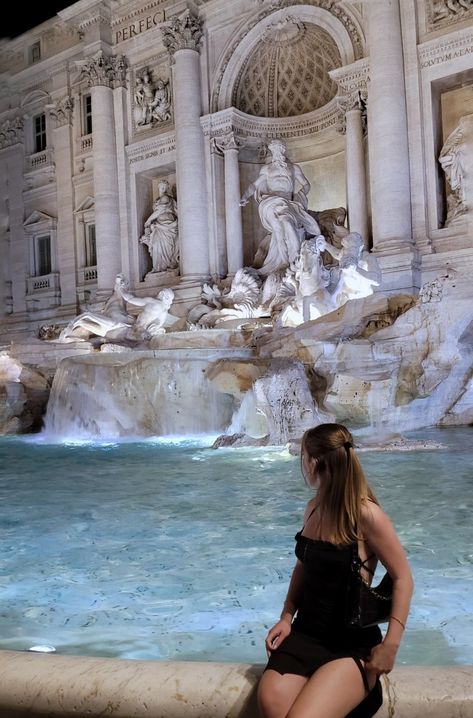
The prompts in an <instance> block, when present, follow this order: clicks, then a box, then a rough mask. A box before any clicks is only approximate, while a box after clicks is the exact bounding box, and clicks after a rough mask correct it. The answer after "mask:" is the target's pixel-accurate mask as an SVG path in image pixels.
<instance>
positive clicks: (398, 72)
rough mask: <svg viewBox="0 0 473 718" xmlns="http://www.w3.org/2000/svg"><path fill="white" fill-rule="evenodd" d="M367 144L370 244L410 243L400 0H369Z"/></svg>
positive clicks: (394, 246)
mask: <svg viewBox="0 0 473 718" xmlns="http://www.w3.org/2000/svg"><path fill="white" fill-rule="evenodd" d="M364 7H365V9H366V13H367V18H368V40H369V53H370V83H369V87H368V147H369V159H370V185H371V210H372V224H373V245H374V248H375V249H376V250H383V249H385V250H392V249H397V248H402V247H405V246H406V245H410V244H411V243H412V239H411V235H412V230H411V201H410V179H409V149H408V137H407V114H406V95H405V85H404V64H403V51H402V37H401V20H400V11H399V0H370V1H369V2H366V3H365V5H364Z"/></svg>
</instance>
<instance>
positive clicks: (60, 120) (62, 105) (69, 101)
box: [48, 95, 74, 127]
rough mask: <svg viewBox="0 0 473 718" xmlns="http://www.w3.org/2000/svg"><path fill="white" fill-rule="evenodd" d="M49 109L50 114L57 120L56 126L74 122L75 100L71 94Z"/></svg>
mask: <svg viewBox="0 0 473 718" xmlns="http://www.w3.org/2000/svg"><path fill="white" fill-rule="evenodd" d="M48 109H49V114H50V116H51V117H52V118H53V120H55V122H56V127H63V126H64V125H70V124H71V123H72V113H73V110H74V100H73V98H72V97H70V96H69V95H68V96H67V97H64V98H63V99H62V100H59V102H56V104H55V105H53V106H52V107H49V108H48Z"/></svg>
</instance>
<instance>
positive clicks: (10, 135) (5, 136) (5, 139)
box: [0, 117, 23, 150]
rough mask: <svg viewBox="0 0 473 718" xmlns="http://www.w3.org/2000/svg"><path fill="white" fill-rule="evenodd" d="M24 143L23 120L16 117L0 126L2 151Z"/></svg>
mask: <svg viewBox="0 0 473 718" xmlns="http://www.w3.org/2000/svg"><path fill="white" fill-rule="evenodd" d="M20 142H23V119H22V118H21V117H14V118H13V119H12V120H5V122H3V123H2V124H1V125H0V149H2V150H3V149H4V148H5V147H11V145H16V144H18V143H20Z"/></svg>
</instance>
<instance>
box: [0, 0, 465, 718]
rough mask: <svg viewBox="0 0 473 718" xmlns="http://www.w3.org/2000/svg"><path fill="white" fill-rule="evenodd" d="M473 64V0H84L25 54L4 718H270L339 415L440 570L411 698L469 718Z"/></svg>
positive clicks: (393, 681) (6, 161)
mask: <svg viewBox="0 0 473 718" xmlns="http://www.w3.org/2000/svg"><path fill="white" fill-rule="evenodd" d="M472 57H473V3H472V2H471V0H449V1H448V2H445V3H444V2H436V1H435V0H419V1H415V0H389V2H388V1H386V2H385V1H384V0H362V1H361V2H355V1H352V0H342V1H338V0H308V2H296V0H238V1H237V2H232V3H228V2H224V0H195V2H192V3H191V2H186V1H185V0H163V1H162V2H158V1H157V0H156V1H155V0H153V1H152V2H146V3H145V2H140V0H113V1H111V0H79V1H78V2H76V3H74V4H71V5H69V6H68V7H65V8H64V9H62V10H59V11H58V13H57V15H55V16H54V17H52V18H50V19H49V20H46V21H45V22H44V23H42V24H41V25H39V26H37V27H36V28H33V29H31V30H28V31H27V32H25V33H24V34H22V35H20V36H18V37H14V38H11V39H8V40H3V41H2V44H1V45H0V78H1V83H2V87H1V93H0V167H1V170H2V171H1V173H0V203H1V208H2V209H1V218H0V219H1V225H0V247H1V251H2V263H3V266H2V273H1V290H2V297H3V302H2V322H1V329H0V434H1V435H2V436H1V441H0V456H1V458H2V460H3V468H2V469H1V470H0V487H1V490H2V500H3V501H4V507H5V509H6V513H5V516H4V519H2V521H3V523H2V544H1V549H2V555H3V556H4V558H5V567H6V572H5V576H6V577H7V578H6V580H5V585H4V586H2V588H3V589H4V591H3V596H4V598H3V600H4V609H5V610H4V613H5V615H6V616H7V618H8V621H7V622H6V623H5V625H4V630H3V631H2V639H1V641H0V645H1V647H2V648H3V649H4V650H3V651H1V652H0V674H1V677H2V680H1V681H0V707H3V706H7V707H12V706H13V707H15V706H16V708H15V710H16V709H17V708H18V706H20V707H24V706H29V707H30V708H31V706H34V707H36V708H38V710H43V709H44V711H49V710H50V706H51V704H50V702H48V701H50V697H49V696H50V695H52V694H53V693H54V695H57V696H62V697H61V700H60V701H59V702H60V703H61V706H60V707H59V708H57V712H56V713H54V715H56V714H57V715H69V713H67V711H66V708H65V706H66V705H67V706H69V709H68V710H69V712H72V713H74V714H77V715H79V713H77V710H78V708H77V706H78V705H79V703H78V702H77V701H78V698H77V696H79V697H80V701H79V702H80V706H81V710H83V713H84V715H85V714H87V715H89V714H97V715H98V714H99V713H100V711H102V712H101V713H100V714H104V712H108V711H109V710H110V712H111V713H110V714H113V715H123V716H131V715H134V716H141V715H143V716H145V715H146V716H148V715H158V714H159V715H161V713H159V711H160V710H161V707H162V706H164V705H166V706H169V711H168V713H166V715H169V716H176V718H178V717H179V716H180V715H181V714H182V706H181V703H179V701H182V700H184V699H182V694H181V692H180V690H181V689H180V688H179V685H180V684H179V681H180V680H181V679H182V681H183V684H182V685H183V686H185V689H184V687H183V688H182V691H183V692H184V694H185V700H186V701H188V702H187V703H186V711H187V712H186V716H193V715H195V716H201V715H202V713H201V712H200V713H199V711H201V708H200V707H199V706H201V705H202V703H204V704H205V705H206V706H207V707H208V712H207V713H206V715H208V716H211V715H216V716H217V715H223V714H225V715H232V716H237V715H242V714H243V713H242V710H243V709H242V706H243V705H246V700H247V698H248V695H249V693H250V692H251V689H252V686H253V685H254V683H255V680H256V678H255V676H256V675H257V672H256V673H255V669H254V667H253V668H250V667H248V666H247V667H245V666H243V664H237V663H231V664H230V663H228V664H227V663H225V662H227V661H233V662H235V661H246V662H247V663H249V664H250V663H251V664H255V663H262V662H263V661H264V655H263V653H264V650H263V644H262V642H261V637H262V635H263V634H264V632H265V630H266V628H265V627H266V626H267V625H269V623H270V622H271V621H272V620H273V616H274V611H275V608H274V607H275V604H276V603H277V604H278V605H279V603H278V602H280V600H281V599H282V594H283V592H284V590H285V586H286V583H287V577H288V575H289V572H290V570H291V564H292V561H293V557H292V546H289V544H290V542H291V540H292V536H293V534H294V532H295V530H297V528H296V527H299V525H300V518H301V511H302V507H303V505H304V503H305V501H306V500H307V492H306V490H305V488H304V486H303V484H302V480H301V477H300V469H299V465H298V460H297V458H296V456H297V453H298V446H299V441H300V438H301V436H302V434H303V432H304V430H305V429H306V428H308V427H310V426H313V425H315V424H319V423H322V422H327V421H337V422H342V423H346V424H348V425H349V426H350V427H351V429H352V430H353V431H354V435H355V439H356V442H357V447H358V448H359V450H360V456H361V459H362V462H363V465H364V466H365V468H366V470H367V473H368V475H369V477H370V481H372V482H373V486H374V489H375V491H376V493H377V494H378V495H379V497H380V499H381V501H382V503H383V505H386V507H387V509H388V512H389V513H390V515H391V516H392V518H393V521H394V523H395V524H396V526H397V527H398V528H399V533H400V535H401V539H402V541H403V543H404V545H405V546H406V549H407V550H408V553H409V556H410V559H411V561H412V565H413V568H414V573H415V576H416V584H417V589H416V591H417V593H416V597H415V600H414V603H413V610H412V614H411V617H410V623H409V630H408V631H407V634H406V641H405V644H404V645H403V652H402V654H401V656H400V668H396V670H395V671H394V673H393V676H392V677H390V679H389V681H386V686H385V687H386V690H387V691H388V693H387V695H388V697H389V699H388V701H387V704H386V705H387V708H386V710H387V711H388V712H389V715H390V716H394V717H395V716H397V715H401V714H402V715H403V717H404V716H408V715H411V714H412V715H414V713H413V712H412V710H414V709H413V706H414V707H415V706H417V708H416V710H418V712H417V713H416V715H420V714H421V713H426V712H427V713H428V714H429V715H431V716H432V718H437V716H439V717H440V716H443V715H445V710H449V708H448V706H454V705H455V706H456V707H455V708H454V707H452V708H451V713H449V715H450V714H451V715H452V716H453V715H457V714H458V715H460V713H455V712H454V711H455V710H457V709H458V710H459V711H460V712H461V710H462V706H463V707H464V706H466V708H465V710H466V711H467V712H466V713H461V715H465V716H466V715H470V713H468V711H469V710H471V705H472V701H473V696H472V695H471V685H472V683H471V669H469V668H467V667H465V665H464V664H471V663H472V662H473V655H472V652H471V645H473V624H472V619H471V602H470V605H469V600H470V599H469V597H470V596H471V591H472V572H471V566H472V561H473V558H472V554H471V521H470V518H469V517H470V516H471V511H472V509H473V506H472V504H471V491H469V490H467V489H466V488H465V487H471V462H472V454H471V425H472V424H473V314H472V307H473V303H472V296H473V291H472V279H471V278H472V276H473V243H472V237H473V179H472V178H473V93H472V89H473V65H472V60H471V58H472ZM261 526H264V541H263V542H261ZM452 529H454V530H452ZM58 546H60V547H61V550H60V551H59V550H58ZM215 546H219V547H220V548H221V551H215ZM288 546H289V549H288ZM257 547H259V548H258V550H257ZM256 553H258V556H256ZM229 561H231V570H229V568H228V562H229ZM31 649H33V651H32V653H24V652H26V651H30V650H31ZM35 650H39V651H44V652H47V651H50V652H51V653H52V652H54V651H56V652H57V653H58V654H63V655H58V656H47V657H38V656H35V655H34V651H35ZM64 654H74V655H76V656H81V658H72V657H70V656H67V655H64ZM2 656H3V658H2ZM93 656H95V657H97V656H98V657H101V658H91V657H93ZM107 656H108V657H109V659H106V658H103V657H107ZM86 657H87V658H86ZM112 658H120V659H123V658H132V659H134V661H133V662H131V664H130V662H127V661H112ZM66 659H70V661H69V662H68V661H67V660H66ZM140 659H142V660H140ZM150 659H160V660H161V661H163V663H162V664H155V663H153V661H152V660H150ZM107 660H110V663H107ZM174 660H180V661H185V660H192V661H196V660H197V661H201V663H199V664H198V666H199V671H200V673H199V672H198V675H197V674H196V672H195V670H194V669H193V668H189V667H188V664H186V663H183V664H182V667H180V664H178V663H171V662H169V663H168V662H166V661H174ZM209 660H212V661H214V662H215V663H212V664H210V666H209V668H208V670H207V668H206V667H205V663H204V662H207V661H209ZM2 661H3V662H2ZM47 661H51V663H48V662H47ZM55 661H57V662H56V663H55ZM145 661H149V663H150V666H151V667H149V668H148V667H147V664H146V663H145ZM219 661H220V662H221V663H217V662H219ZM446 664H448V665H450V666H454V665H455V664H457V665H458V664H462V668H461V669H460V668H458V669H457V670H455V669H454V668H453V667H452V668H451V669H450V668H446V667H445V666H446ZM134 665H136V666H138V667H139V671H140V677H139V678H138V677H136V681H137V682H136V681H135V679H133V680H131V681H130V680H129V678H130V676H131V675H132V674H133V671H134V670H135V668H134V667H133V666H134ZM403 665H408V666H413V665H416V666H417V668H415V669H413V671H412V673H408V672H407V669H405V671H404V672H403V670H404V669H403V668H402V666H403ZM422 665H425V666H426V668H425V671H424V672H422V671H423V669H422V668H419V666H422ZM436 665H437V666H442V668H438V669H435V668H434V666H436ZM50 666H56V670H55V671H52V672H51V671H50ZM157 666H158V667H157ZM186 666H187V667H186ZM225 666H226V667H225ZM242 666H243V667H242ZM16 667H18V668H16ZM427 667H428V668H427ZM111 668H113V670H112V672H111V673H110V672H109V671H110V670H111ZM136 670H138V668H137V669H136ZM409 670H410V669H409ZM436 670H438V673H435V671H436ZM30 671H34V675H33V677H32V678H31V680H30V679H29V676H31V675H32V674H31V673H30ZM48 671H49V672H48ZM77 671H79V672H80V673H81V676H82V677H83V678H81V680H83V683H81V686H82V688H80V689H79V688H77V686H78V685H79V684H78V683H77V682H76V677H77V675H78V673H77ZM83 671H85V673H84V672H83ZM153 671H155V672H157V673H153ZM449 671H451V672H449ZM112 674H113V675H117V676H118V675H119V674H120V675H121V676H123V677H124V681H123V682H122V683H120V686H121V687H120V688H119V689H117V686H116V684H115V683H114V682H113V680H112V678H113V675H112ZM158 674H159V676H160V677H161V678H160V680H161V687H162V691H161V693H160V695H159V696H157V697H156V696H154V693H153V685H154V684H155V678H156V675H158ZM224 674H225V675H224ZM133 675H135V674H133ZM196 675H197V677H198V678H199V676H200V678H199V680H198V681H196ZM110 676H112V678H110ZM203 676H206V678H204V677H203ZM398 676H399V678H398ZM409 676H413V678H412V682H411V683H409V680H411V679H410V678H409ZM169 677H171V679H169ZM69 678H70V680H69ZM168 679H169V680H168ZM17 681H20V682H19V683H17ZM51 681H52V683H51ZM94 681H98V684H100V687H101V688H100V691H99V692H98V693H97V692H96V693H97V694H94V693H93V690H92V689H91V686H92V684H94V685H95V683H94ZM176 681H177V683H176ZM53 683H54V686H55V687H54V689H53V688H51V691H52V692H50V693H49V694H48V693H47V692H42V688H41V686H42V685H46V684H48V685H51V686H52V685H53ZM66 684H67V685H66ZM171 684H172V686H177V687H172V688H169V690H168V688H167V687H169V686H171ZM73 685H74V686H76V692H74V691H73V690H72V688H71V686H73ZM222 685H224V686H227V687H229V690H228V691H223V690H222V691H221V690H220V688H221V686H222ZM12 686H20V687H19V688H18V691H17V692H16V693H15V691H16V690H17V689H16V688H15V689H13V688H12ZM140 686H143V689H142V690H141V689H140V688H139V687H140ZM212 686H213V687H212ZM94 690H95V689H94ZM140 690H141V694H140V695H139V697H138V693H139V692H140ZM2 691H3V693H2ZM117 691H118V692H117ZM133 691H135V693H136V694H135V693H134V692H133ZM144 691H146V695H149V696H150V701H152V700H155V701H157V702H158V703H157V704H156V705H157V706H158V707H156V709H155V712H154V713H153V712H152V711H151V712H149V711H148V708H146V706H145V701H144V702H143V701H142V696H143V695H144ZM166 691H168V692H166ZM212 691H213V692H212ZM232 691H234V696H235V697H234V698H232V697H231V696H232V695H233V694H232ZM210 694H211V695H212V698H211V699H210V698H209V696H210ZM217 694H218V697H217V698H215V696H217ZM446 695H448V696H449V698H448V700H447V699H446V698H445V696H446ZM45 696H46V697H45ZM94 696H95V697H94ZM117 696H118V698H117ZM115 699H116V700H115ZM457 699H458V700H457ZM54 700H55V699H54ZM58 700H59V699H58ZM2 701H3V702H2ZM103 701H105V703H104V702H103ZM107 701H108V703H107ZM127 701H129V703H127ZM166 701H167V703H166ZM212 701H213V702H212ZM225 701H226V702H225ZM455 701H457V703H455ZM447 704H448V705H447ZM58 705H59V704H58ZM149 705H151V703H149ZM153 705H155V704H154V703H153ZM45 706H46V707H45ZM110 706H112V708H110ZM127 706H128V707H127ZM406 706H407V708H406ZM426 706H427V707H426ZM446 706H447V707H446ZM30 708H28V710H29V709H30ZM18 710H19V708H18ZM55 710H56V709H55ZM149 710H151V709H149ZM163 710H164V708H163ZM166 710H167V708H166ZM440 710H441V711H442V712H439V711H440ZM8 715H10V714H8ZM12 715H13V713H12ZM14 715H15V716H16V715H17V713H15V714H14ZM81 715H82V714H81ZM163 715H164V713H163ZM248 715H254V712H253V713H252V712H251V710H250V709H249V713H248ZM386 715H388V713H386Z"/></svg>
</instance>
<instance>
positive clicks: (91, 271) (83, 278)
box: [77, 267, 97, 285]
mask: <svg viewBox="0 0 473 718" xmlns="http://www.w3.org/2000/svg"><path fill="white" fill-rule="evenodd" d="M77 274H78V277H77V278H78V284H79V285H82V284H87V283H88V282H96V281H97V267H80V268H79V269H78V270H77Z"/></svg>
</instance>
